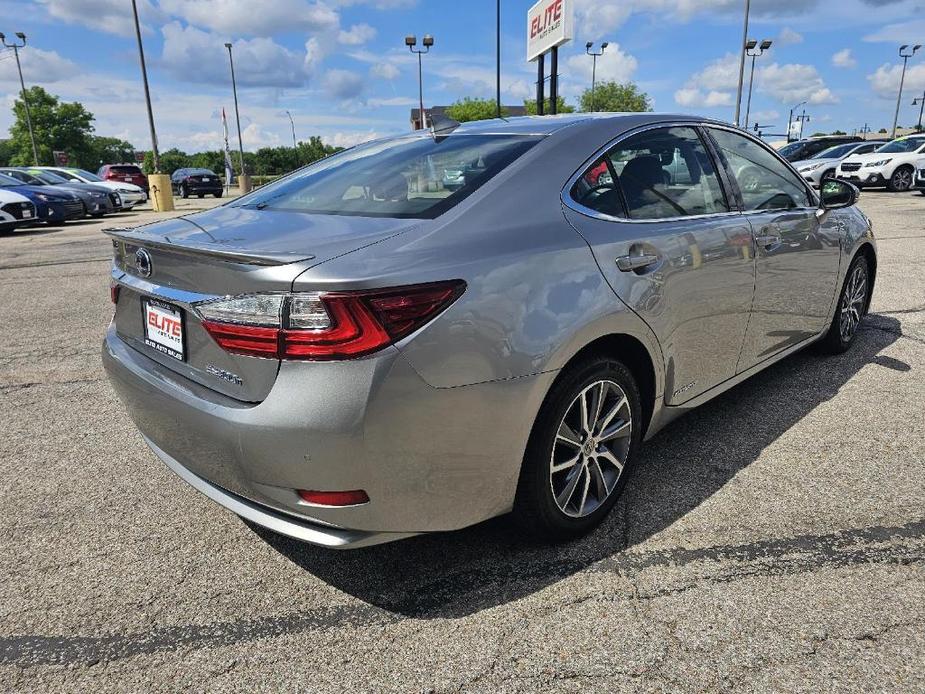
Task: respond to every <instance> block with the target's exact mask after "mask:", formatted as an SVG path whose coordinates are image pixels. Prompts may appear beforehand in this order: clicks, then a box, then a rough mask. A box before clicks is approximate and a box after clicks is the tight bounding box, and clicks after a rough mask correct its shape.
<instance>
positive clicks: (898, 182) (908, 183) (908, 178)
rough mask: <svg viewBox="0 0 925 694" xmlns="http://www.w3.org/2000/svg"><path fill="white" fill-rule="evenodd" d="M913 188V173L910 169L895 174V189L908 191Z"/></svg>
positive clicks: (897, 171)
mask: <svg viewBox="0 0 925 694" xmlns="http://www.w3.org/2000/svg"><path fill="white" fill-rule="evenodd" d="M911 187H912V172H911V171H909V169H905V168H903V169H897V170H896V172H895V173H894V174H893V188H895V189H896V190H898V191H906V190H909V189H910V188H911Z"/></svg>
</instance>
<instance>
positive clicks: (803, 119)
mask: <svg viewBox="0 0 925 694" xmlns="http://www.w3.org/2000/svg"><path fill="white" fill-rule="evenodd" d="M797 120H798V121H799V123H800V138H799V139H801V140H802V139H803V126H804V125H806V123H807V121H809V116H807V115H806V109H805V108H804V109H803V113H801V114H800V115H799V116H797Z"/></svg>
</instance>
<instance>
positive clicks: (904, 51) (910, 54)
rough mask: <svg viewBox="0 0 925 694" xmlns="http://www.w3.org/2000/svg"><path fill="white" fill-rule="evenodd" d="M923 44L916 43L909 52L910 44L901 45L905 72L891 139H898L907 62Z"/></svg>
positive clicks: (900, 50) (901, 56) (901, 82)
mask: <svg viewBox="0 0 925 694" xmlns="http://www.w3.org/2000/svg"><path fill="white" fill-rule="evenodd" d="M921 47H922V46H921V44H916V45H915V46H913V47H912V52H911V53H909V52H907V51H906V49H907V48H909V46H908V45H907V44H903V45H902V46H900V47H899V57H900V58H902V59H903V72H902V76H901V77H900V78H899V95H898V96H897V97H896V115H894V116H893V134H892V135H891V136H890V139H891V140H892V139H896V124H897V123H899V104H900V103H901V102H902V99H903V84H904V83H905V81H906V64H907V63H908V62H909V58H911V57H912V56H914V55H915V53H916V51H917V50H919V49H920V48H921Z"/></svg>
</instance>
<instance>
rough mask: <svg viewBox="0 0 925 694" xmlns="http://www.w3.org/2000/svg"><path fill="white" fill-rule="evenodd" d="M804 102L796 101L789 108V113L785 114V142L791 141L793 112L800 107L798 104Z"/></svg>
mask: <svg viewBox="0 0 925 694" xmlns="http://www.w3.org/2000/svg"><path fill="white" fill-rule="evenodd" d="M805 103H806V102H805V101H801V102H800V103H798V104H797V105H796V106H794V107H793V108H791V109H790V115H789V116H787V142H788V143H790V142H791V137H790V133H791V132H792V131H793V112H794V111H796V110H797V109H798V108H800V106H802V105H803V104H805Z"/></svg>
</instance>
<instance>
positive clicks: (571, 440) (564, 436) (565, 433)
mask: <svg viewBox="0 0 925 694" xmlns="http://www.w3.org/2000/svg"><path fill="white" fill-rule="evenodd" d="M556 440H557V441H562V442H563V443H567V444H569V445H570V446H574V447H575V448H581V439H580V437H579V436H578V434H576V433H575V432H574V431H572V427H570V426H569V425H568V424H566V423H565V420H562V424H560V425H559V431H558V433H557V434H556Z"/></svg>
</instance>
